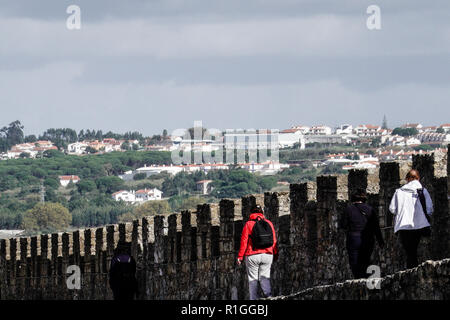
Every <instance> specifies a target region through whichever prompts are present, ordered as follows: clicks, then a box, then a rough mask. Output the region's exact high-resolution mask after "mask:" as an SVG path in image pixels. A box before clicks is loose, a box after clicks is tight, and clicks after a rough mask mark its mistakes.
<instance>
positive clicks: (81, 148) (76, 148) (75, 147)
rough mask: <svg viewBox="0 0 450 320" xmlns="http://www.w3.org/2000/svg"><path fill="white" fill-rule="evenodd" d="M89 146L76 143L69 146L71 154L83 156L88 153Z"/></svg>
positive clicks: (83, 143) (68, 149)
mask: <svg viewBox="0 0 450 320" xmlns="http://www.w3.org/2000/svg"><path fill="white" fill-rule="evenodd" d="M87 147H88V144H87V143H85V142H75V143H71V144H69V145H68V146H67V151H68V153H69V154H83V153H84V152H85V151H86V148H87Z"/></svg>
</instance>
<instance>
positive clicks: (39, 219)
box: [22, 202, 72, 232]
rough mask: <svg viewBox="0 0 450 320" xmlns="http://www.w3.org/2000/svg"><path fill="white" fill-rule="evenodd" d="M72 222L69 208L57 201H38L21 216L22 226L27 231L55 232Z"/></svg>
mask: <svg viewBox="0 0 450 320" xmlns="http://www.w3.org/2000/svg"><path fill="white" fill-rule="evenodd" d="M71 222H72V215H71V214H70V212H69V210H68V209H67V208H65V207H64V206H62V205H61V204H59V203H51V202H46V203H38V204H37V205H35V206H34V207H33V208H32V209H30V210H28V211H27V212H26V213H25V214H24V217H23V223H22V225H23V228H24V229H25V230H26V231H28V232H37V231H43V232H55V231H58V230H64V229H66V228H67V227H69V225H70V223H71Z"/></svg>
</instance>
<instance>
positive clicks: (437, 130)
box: [436, 127, 445, 133]
mask: <svg viewBox="0 0 450 320" xmlns="http://www.w3.org/2000/svg"><path fill="white" fill-rule="evenodd" d="M436 132H437V133H445V130H444V128H442V127H439V128H437V129H436Z"/></svg>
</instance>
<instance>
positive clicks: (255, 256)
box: [237, 206, 278, 300]
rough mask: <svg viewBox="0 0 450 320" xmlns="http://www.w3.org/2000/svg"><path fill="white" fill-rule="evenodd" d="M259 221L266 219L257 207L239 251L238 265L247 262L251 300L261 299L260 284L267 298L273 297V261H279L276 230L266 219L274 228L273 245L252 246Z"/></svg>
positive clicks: (247, 225) (247, 224)
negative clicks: (258, 247) (265, 246)
mask: <svg viewBox="0 0 450 320" xmlns="http://www.w3.org/2000/svg"><path fill="white" fill-rule="evenodd" d="M257 219H265V218H264V214H263V210H262V209H261V207H260V206H256V207H255V208H254V209H253V210H252V213H251V214H250V220H248V221H247V223H246V224H245V226H244V228H243V230H242V236H241V246H240V249H239V253H238V257H237V264H238V265H240V264H241V263H242V261H243V260H245V265H246V267H247V276H248V287H249V293H250V300H257V299H259V294H258V283H259V284H260V285H261V289H262V291H263V294H264V296H265V297H270V296H272V288H271V285H270V268H271V266H272V261H274V260H275V261H276V260H277V259H278V246H277V238H276V234H275V229H274V227H273V224H272V222H270V221H269V220H267V219H265V220H266V221H267V222H268V223H269V225H270V226H271V227H272V233H273V245H271V246H270V247H268V248H264V249H255V248H253V245H252V239H251V234H252V231H253V227H254V225H255V223H256V220H257Z"/></svg>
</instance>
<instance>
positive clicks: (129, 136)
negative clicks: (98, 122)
mask: <svg viewBox="0 0 450 320" xmlns="http://www.w3.org/2000/svg"><path fill="white" fill-rule="evenodd" d="M23 129H24V126H23V125H22V124H21V122H20V121H19V120H16V121H13V122H11V123H10V124H9V125H7V126H4V127H3V128H2V129H0V152H6V151H8V150H9V149H11V147H12V146H14V145H16V144H20V143H34V142H36V141H39V140H48V141H51V142H52V143H53V144H54V145H55V146H56V147H58V149H59V150H63V149H67V146H68V145H69V144H70V143H74V142H78V141H83V140H99V141H101V140H103V139H106V138H113V139H116V140H137V141H139V143H140V144H154V143H158V142H162V141H165V140H167V139H168V135H167V130H166V129H164V130H163V132H162V134H155V135H153V136H144V135H143V134H142V133H140V132H138V131H128V132H125V133H115V132H112V131H108V132H103V131H102V130H91V129H81V130H80V131H79V132H78V133H77V131H76V130H74V129H71V128H50V129H47V130H45V131H44V132H43V133H42V134H40V135H38V136H36V135H34V134H30V135H27V136H25V135H24V132H23Z"/></svg>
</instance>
